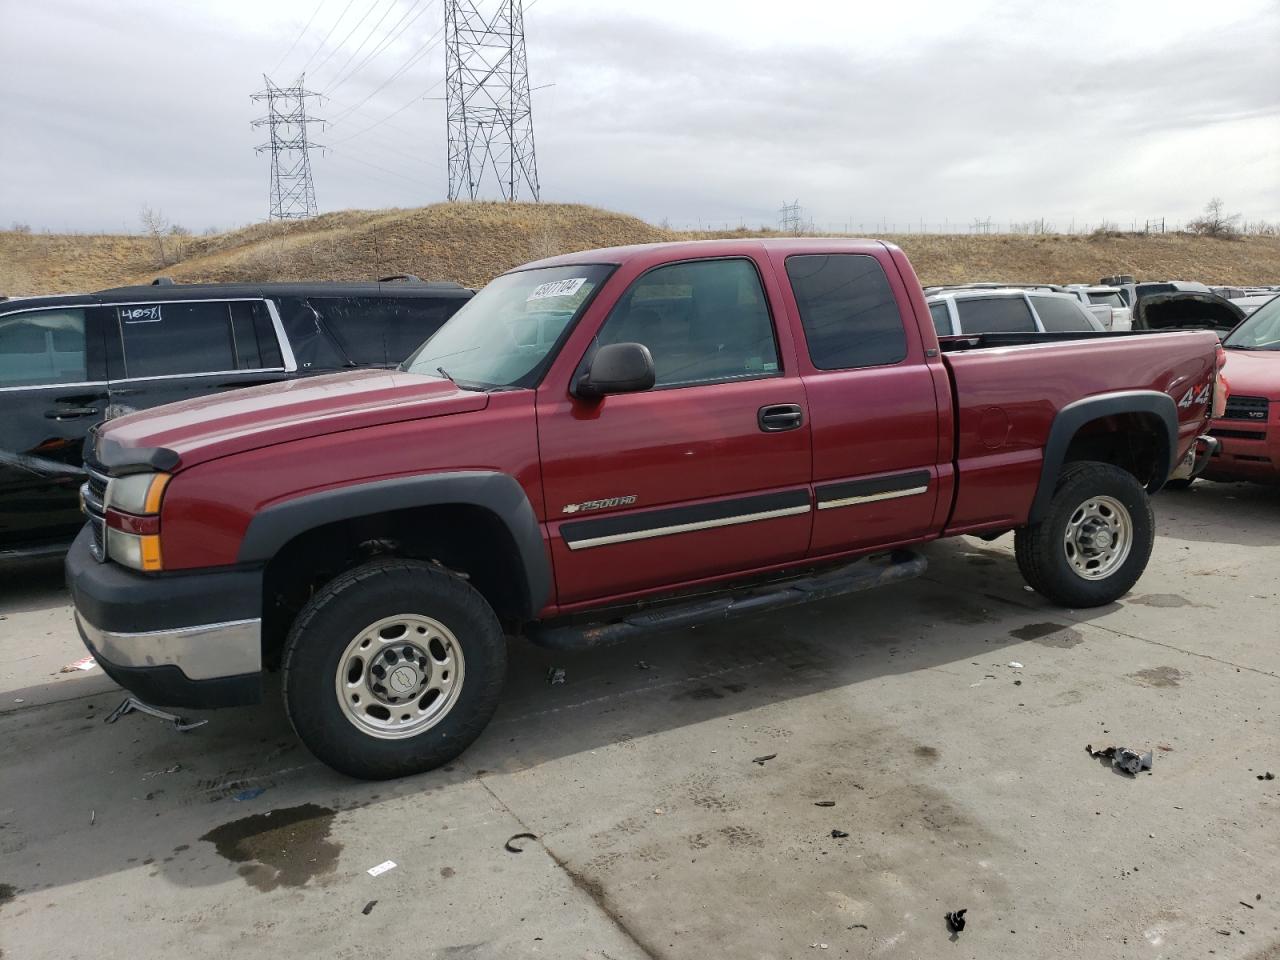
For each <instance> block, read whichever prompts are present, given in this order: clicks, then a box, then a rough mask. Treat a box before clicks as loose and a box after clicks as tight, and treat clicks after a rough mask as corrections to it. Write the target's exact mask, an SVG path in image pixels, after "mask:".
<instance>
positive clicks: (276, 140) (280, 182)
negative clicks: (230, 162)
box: [250, 74, 320, 220]
mask: <svg viewBox="0 0 1280 960" xmlns="http://www.w3.org/2000/svg"><path fill="white" fill-rule="evenodd" d="M262 79H263V80H264V81H265V82H266V89H264V90H260V91H259V92H258V93H255V94H251V95H250V99H252V100H255V101H257V100H265V101H266V103H267V115H266V116H265V117H259V118H258V119H257V120H254V121H253V126H255V127H261V126H266V128H267V134H268V139H267V142H266V143H264V144H261V145H260V146H258V147H255V148H254V149H255V152H257V153H262V152H263V151H265V150H270V151H271V188H270V206H269V210H268V214H267V217H268V219H270V220H301V219H304V218H306V217H314V216H315V215H316V213H318V212H319V211H318V208H317V206H316V190H315V184H314V183H313V182H312V180H311V154H310V149H311V148H312V147H318V146H319V144H316V143H312V142H311V141H309V140H308V139H307V124H309V123H319V122H320V121H319V120H317V119H316V118H315V117H308V116H307V100H308V98H310V97H318V96H319V94H318V93H312V92H311V91H310V90H308V89H307V88H306V87H305V86H304V76H303V75H302V74H299V75H298V80H297V83H295V84H294V85H293V86H292V87H279V86H276V84H274V83H272V82H271V78H270V77H268V76H267V75H266V74H263V76H262Z"/></svg>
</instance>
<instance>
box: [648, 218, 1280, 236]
mask: <svg viewBox="0 0 1280 960" xmlns="http://www.w3.org/2000/svg"><path fill="white" fill-rule="evenodd" d="M661 226H663V227H665V228H667V229H670V230H688V231H712V232H731V231H735V230H746V231H754V230H770V231H782V228H781V227H779V225H778V224H777V223H776V222H762V221H761V220H759V219H755V220H753V219H750V218H745V217H744V218H739V219H737V220H723V219H717V218H707V219H694V220H663V221H662V222H661ZM1239 230H1240V232H1241V233H1243V234H1246V235H1253V236H1272V237H1274V236H1280V223H1276V222H1271V221H1267V220H1257V221H1247V222H1245V223H1242V224H1240V225H1239ZM782 232H792V231H790V230H787V231H782ZM797 232H799V233H847V234H859V235H867V234H936V235H957V234H959V235H982V234H1022V235H1031V236H1037V235H1038V236H1088V235H1091V234H1095V233H1100V232H1101V233H1147V234H1152V233H1183V232H1189V231H1188V228H1187V224H1186V223H1185V222H1182V221H1173V220H1169V219H1167V218H1165V217H1151V218H1144V219H1142V220H1136V219H1134V218H1132V217H1131V218H1129V219H1126V220H1121V219H1110V218H1103V219H1100V220H1083V219H1082V220H1075V219H1065V220H1050V219H1046V218H1037V219H1035V220H1008V221H1001V220H993V219H991V218H990V217H983V218H975V219H972V220H942V221H941V222H939V221H931V220H921V219H917V220H894V219H886V218H881V219H879V220H858V219H854V218H850V219H848V220H805V221H804V223H803V225H802V228H801V229H800V230H799V231H797Z"/></svg>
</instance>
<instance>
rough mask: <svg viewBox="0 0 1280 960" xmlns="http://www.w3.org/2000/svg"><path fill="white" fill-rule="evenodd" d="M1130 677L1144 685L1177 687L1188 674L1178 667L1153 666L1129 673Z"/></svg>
mask: <svg viewBox="0 0 1280 960" xmlns="http://www.w3.org/2000/svg"><path fill="white" fill-rule="evenodd" d="M1129 679H1130V680H1132V681H1133V682H1134V683H1139V684H1141V685H1142V686H1144V687H1176V686H1178V681H1180V680H1185V679H1187V675H1186V674H1185V673H1183V672H1182V671H1181V670H1179V669H1177V668H1176V667H1151V668H1149V669H1147V670H1139V671H1138V672H1137V673H1131V674H1129Z"/></svg>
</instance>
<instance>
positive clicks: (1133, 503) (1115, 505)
mask: <svg viewBox="0 0 1280 960" xmlns="http://www.w3.org/2000/svg"><path fill="white" fill-rule="evenodd" d="M1154 541H1155V520H1154V518H1153V517H1152V514H1151V504H1150V501H1149V500H1148V499H1147V492H1146V490H1144V489H1143V487H1142V485H1141V484H1139V483H1138V481H1137V480H1136V479H1135V478H1134V476H1133V475H1132V474H1131V473H1129V472H1128V471H1126V470H1122V469H1120V468H1119V467H1117V466H1114V465H1112V464H1109V463H1097V462H1094V461H1087V460H1086V461H1079V462H1075V463H1070V464H1068V465H1067V466H1066V468H1065V469H1063V471H1062V475H1061V476H1060V477H1059V478H1058V484H1057V487H1056V488H1055V490H1054V494H1053V499H1052V500H1050V501H1049V510H1048V512H1047V513H1046V515H1045V517H1044V519H1043V520H1042V521H1041V522H1040V523H1037V524H1033V525H1032V526H1029V527H1024V528H1022V529H1021V530H1019V531H1018V532H1017V534H1016V535H1015V537H1014V551H1015V554H1016V556H1017V559H1018V569H1019V570H1021V571H1022V576H1023V577H1024V578H1025V579H1026V581H1027V583H1028V584H1029V585H1030V586H1031V587H1032V589H1034V590H1035V591H1036V592H1037V593H1040V594H1043V595H1044V596H1045V597H1047V598H1048V599H1050V600H1052V601H1053V602H1054V603H1056V604H1059V605H1060V606H1064V607H1098V606H1102V605H1103V604H1107V603H1111V602H1113V601H1115V600H1118V599H1119V598H1120V597H1122V596H1124V595H1125V594H1126V593H1128V592H1129V590H1130V589H1131V588H1132V587H1133V585H1134V584H1135V583H1137V582H1138V578H1139V577H1140V576H1142V572H1143V571H1144V570H1145V569H1146V567H1147V561H1148V560H1149V559H1150V558H1151V547H1152V544H1153V543H1154Z"/></svg>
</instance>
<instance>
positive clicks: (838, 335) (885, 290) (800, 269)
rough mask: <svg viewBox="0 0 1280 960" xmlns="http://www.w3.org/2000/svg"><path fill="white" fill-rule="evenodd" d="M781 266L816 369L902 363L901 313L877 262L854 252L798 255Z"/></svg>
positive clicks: (903, 334)
mask: <svg viewBox="0 0 1280 960" xmlns="http://www.w3.org/2000/svg"><path fill="white" fill-rule="evenodd" d="M786 265H787V277H788V279H789V280H790V281H791V290H792V292H793V293H794V294H795V298H796V307H797V308H798V309H799V311H800V325H801V326H802V327H803V328H804V337H805V342H806V344H807V345H808V350H809V359H810V360H811V361H812V362H813V365H814V366H815V367H817V368H818V369H819V370H852V369H857V368H860V367H877V366H885V365H888V364H894V363H900V362H901V361H902V360H905V359H906V356H907V335H906V330H905V328H904V327H903V322H902V314H901V313H900V312H899V311H898V303H897V300H896V299H895V298H894V295H893V289H892V288H891V287H890V286H889V280H888V278H887V277H886V276H885V274H884V268H883V267H881V266H880V261H879V260H877V259H876V258H875V257H871V256H867V255H866V254H854V253H837V254H797V255H794V256H790V257H787V260H786Z"/></svg>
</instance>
